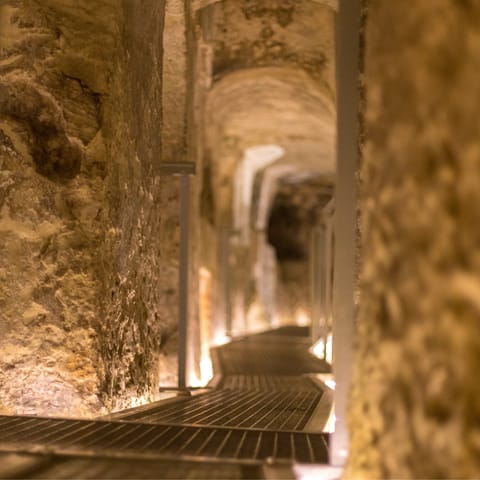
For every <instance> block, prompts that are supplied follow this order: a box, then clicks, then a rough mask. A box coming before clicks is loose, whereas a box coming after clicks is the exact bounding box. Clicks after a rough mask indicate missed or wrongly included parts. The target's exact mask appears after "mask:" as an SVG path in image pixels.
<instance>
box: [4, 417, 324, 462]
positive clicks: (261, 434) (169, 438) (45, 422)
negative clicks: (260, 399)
mask: <svg viewBox="0 0 480 480" xmlns="http://www.w3.org/2000/svg"><path fill="white" fill-rule="evenodd" d="M0 432H1V437H0V450H2V451H19V450H22V451H32V450H34V451H39V450H41V449H42V448H43V451H48V452H64V453H72V452H85V451H89V452H92V453H94V454H105V453H111V454H117V455H118V454H121V453H122V452H124V453H129V454H137V455H138V454H145V455H155V456H163V457H165V456H167V457H182V458H186V459H187V458H193V457H206V458H215V459H229V460H235V461H241V460H243V461H247V462H260V461H263V460H265V459H267V458H272V459H273V460H278V459H282V460H283V459H286V460H294V461H297V462H301V463H325V462H327V461H328V446H327V440H328V436H327V435H325V434H321V433H305V432H285V431H282V432H275V431H267V430H246V429H240V428H236V429H233V428H221V427H201V428H199V427H190V426H176V425H156V424H144V423H129V422H106V421H88V420H63V419H51V418H38V417H8V416H0Z"/></svg>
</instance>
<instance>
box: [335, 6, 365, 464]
mask: <svg viewBox="0 0 480 480" xmlns="http://www.w3.org/2000/svg"><path fill="white" fill-rule="evenodd" d="M359 35H360V0H341V1H340V10H339V14H338V18H337V49H336V50H337V92H338V106H337V112H338V117H337V118H338V120H337V121H338V131H337V135H338V149H337V152H338V153H337V155H338V158H337V177H336V194H335V205H336V211H335V223H334V229H335V259H334V262H335V265H334V266H335V268H334V272H335V275H334V295H333V311H334V323H333V365H334V375H335V382H336V390H335V416H336V422H335V433H334V435H333V439H332V449H331V455H332V458H331V463H332V464H333V465H338V466H341V465H344V464H345V461H346V459H347V456H348V441H349V439H348V428H347V419H346V413H347V400H348V393H349V389H350V377H351V368H352V361H353V335H354V288H355V249H356V204H357V197H356V191H357V185H356V170H357V163H358V133H359V128H358V104H359V92H358V82H359Z"/></svg>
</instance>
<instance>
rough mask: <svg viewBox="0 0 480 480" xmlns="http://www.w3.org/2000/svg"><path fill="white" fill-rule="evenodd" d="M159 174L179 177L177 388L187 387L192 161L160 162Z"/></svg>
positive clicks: (193, 170)
mask: <svg viewBox="0 0 480 480" xmlns="http://www.w3.org/2000/svg"><path fill="white" fill-rule="evenodd" d="M160 174H161V175H165V176H168V175H173V176H179V177H180V267H179V274H178V388H179V389H185V388H186V387H187V328H188V325H187V323H188V267H189V265H188V227H189V213H190V175H194V174H195V164H194V163H193V162H162V163H161V164H160Z"/></svg>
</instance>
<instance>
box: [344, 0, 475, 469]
mask: <svg viewBox="0 0 480 480" xmlns="http://www.w3.org/2000/svg"><path fill="white" fill-rule="evenodd" d="M367 5H368V21H367V28H366V58H365V67H366V72H365V81H366V95H367V97H366V105H367V109H366V129H365V135H366V145H365V151H364V158H363V160H362V167H361V183H362V185H361V186H362V200H361V212H362V236H363V238H362V253H363V258H362V263H363V266H362V272H361V299H360V300H361V301H360V315H359V319H358V340H357V354H356V363H355V372H354V380H353V392H352V397H351V407H350V429H351V435H352V437H351V456H350V462H349V469H348V470H347V473H346V474H345V476H346V478H476V477H478V476H479V475H480V462H479V459H480V451H479V449H480V444H479V418H480V410H479V408H480V403H479V401H478V399H479V397H480V386H479V385H480V384H479V383H478V380H477V375H478V370H479V368H480V322H479V312H480V310H479V298H480V297H479V295H480V257H479V253H478V245H479V241H480V229H479V224H480V218H479V215H480V209H479V208H478V205H479V202H480V193H479V192H480V190H479V189H478V184H479V182H480V163H479V162H480V140H479V135H478V105H479V103H480V83H479V81H478V72H479V71H480V33H479V32H480V5H479V4H478V2H474V1H462V2H451V1H448V0H438V1H435V2H431V1H430V0H419V1H417V2H415V4H414V5H413V4H412V5H411V8H405V5H404V4H403V3H402V2H382V1H377V0H371V1H368V2H367Z"/></svg>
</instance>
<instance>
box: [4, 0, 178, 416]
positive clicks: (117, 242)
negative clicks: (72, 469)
mask: <svg viewBox="0 0 480 480" xmlns="http://www.w3.org/2000/svg"><path fill="white" fill-rule="evenodd" d="M163 15H164V4H163V2H158V1H153V0H152V1H151V2H143V3H142V4H141V5H139V4H137V3H136V2H135V3H134V2H130V1H127V0H126V1H125V2H123V3H122V2H121V1H120V0H118V1H117V0H107V1H103V0H102V1H100V0H98V1H97V0H93V1H92V0H79V1H77V0H41V1H40V0H38V1H36V0H31V1H15V0H11V1H6V2H3V3H2V5H1V6H0V24H1V28H0V32H1V33H0V49H1V55H2V57H1V59H0V140H1V150H0V175H1V177H0V238H1V241H0V250H1V253H0V283H1V289H0V305H1V310H0V332H1V335H0V348H1V351H2V355H1V358H0V385H1V388H0V410H1V411H3V412H17V413H36V414H42V415H69V416H90V415H95V414H99V413H100V412H102V411H104V410H105V409H106V408H107V409H111V408H121V407H124V406H131V405H132V404H135V403H138V402H141V401H144V400H145V399H148V398H151V397H152V395H153V394H154V392H155V389H156V386H157V385H158V382H159V378H160V368H161V367H160V366H159V364H160V363H161V364H165V363H166V364H168V365H170V364H171V363H172V362H165V361H163V362H161V361H160V360H161V356H160V352H161V350H162V349H163V348H164V346H165V344H166V342H167V340H168V338H169V337H170V336H171V335H172V333H173V331H174V330H175V327H176V325H175V324H176V316H175V314H174V312H175V305H176V298H175V296H176V293H175V289H176V282H177V262H176V258H177V244H178V234H177V232H178V229H177V222H176V217H177V209H178V202H177V199H178V186H177V184H176V182H175V181H173V182H172V180H171V179H163V180H162V179H160V176H159V172H158V163H159V161H160V160H161V142H160V136H159V131H160V127H161V122H162V111H161V98H160V92H161V91H162V90H161V84H162V75H161V73H162V62H161V55H162V48H161V45H162V38H163V37H162V34H163ZM160 206H162V207H160ZM160 279H163V280H160ZM170 350H171V346H170V347H169V351H170ZM169 368H170V367H169ZM164 375H165V376H171V372H170V371H168V372H164Z"/></svg>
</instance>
